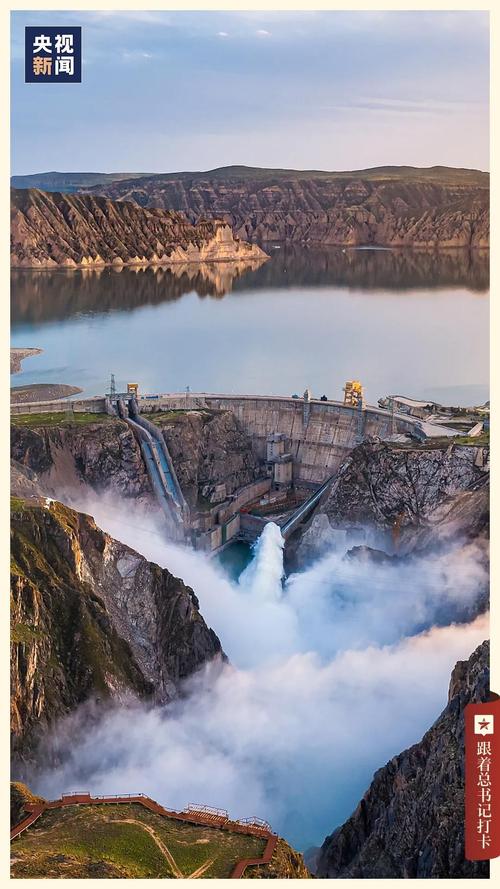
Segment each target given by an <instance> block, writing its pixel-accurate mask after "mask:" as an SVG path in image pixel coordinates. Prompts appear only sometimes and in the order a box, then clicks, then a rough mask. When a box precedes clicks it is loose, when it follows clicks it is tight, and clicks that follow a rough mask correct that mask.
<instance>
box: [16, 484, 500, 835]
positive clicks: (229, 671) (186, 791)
mask: <svg viewBox="0 0 500 889" xmlns="http://www.w3.org/2000/svg"><path fill="white" fill-rule="evenodd" d="M87 509H90V511H91V512H93V513H94V515H95V516H96V518H97V520H98V523H99V524H100V525H101V526H102V527H105V528H106V530H108V531H110V532H112V533H113V535H114V536H115V537H117V538H118V539H122V540H127V541H128V542H129V543H130V544H131V545H132V546H134V547H135V548H136V549H138V550H139V551H141V552H143V554H144V555H145V556H146V557H147V558H150V559H153V560H154V561H156V562H158V563H159V564H161V565H164V566H168V568H169V570H170V571H172V573H174V574H176V575H178V576H182V577H183V578H184V580H185V581H186V582H187V583H188V584H190V585H192V586H193V587H194V589H195V591H196V593H197V595H198V597H199V600H200V607H201V611H202V613H203V615H204V617H205V619H206V620H207V622H208V623H209V624H210V625H212V626H213V627H214V629H215V630H216V631H217V633H218V634H219V635H220V638H221V640H222V643H223V646H224V648H225V649H226V651H227V653H228V654H229V656H230V658H231V664H228V665H225V666H223V667H222V668H221V667H220V666H217V667H216V668H214V667H208V668H206V669H205V670H202V671H201V672H200V673H198V674H197V675H195V676H194V677H192V679H191V680H190V681H189V683H188V684H187V686H186V689H185V691H186V692H187V697H183V698H182V699H181V700H176V701H174V702H172V703H171V704H169V705H167V706H165V707H161V708H153V709H150V708H147V707H143V706H141V705H139V704H133V705H132V712H130V709H127V708H124V707H123V706H122V707H120V708H118V707H117V708H116V709H111V710H109V707H108V706H107V709H106V712H105V714H104V715H103V716H102V717H101V718H99V719H98V721H97V723H96V724H95V725H94V726H93V727H92V730H91V731H89V723H88V711H87V708H85V707H84V708H83V709H82V710H81V711H77V713H76V714H74V715H73V716H71V717H69V718H68V719H67V720H66V721H64V722H63V723H61V724H60V725H59V726H58V727H57V730H56V732H55V734H54V735H53V737H52V738H51V739H50V740H49V741H48V743H47V745H46V747H45V751H44V753H43V756H44V757H45V759H43V758H42V763H43V767H42V769H41V770H40V769H39V770H37V771H36V772H35V771H32V772H31V773H30V774H28V776H27V778H28V781H29V783H31V784H32V785H33V786H34V789H35V790H37V791H38V792H40V793H42V794H44V795H48V796H49V797H54V796H56V795H58V794H59V793H61V792H63V791H65V790H68V789H71V788H72V787H75V786H77V785H78V786H82V787H85V788H87V789H89V790H91V791H92V792H98V793H120V792H131V791H136V790H140V791H142V792H144V793H148V794H150V795H151V796H152V797H153V798H154V799H157V800H158V801H159V802H161V803H162V804H164V805H165V806H167V807H172V808H180V809H182V808H183V807H184V806H185V805H187V804H188V803H189V802H198V803H208V804H210V805H215V806H222V807H224V808H227V809H228V810H229V811H230V813H231V814H232V815H233V816H236V817H241V816H247V815H254V814H255V815H258V816H260V817H263V818H266V819H268V820H270V821H271V823H272V824H273V827H274V828H275V829H276V830H278V831H279V833H280V834H282V835H284V836H285V837H286V838H287V839H289V840H290V841H291V842H292V844H294V845H296V846H297V847H299V848H307V847H308V846H309V845H312V844H318V843H320V842H321V841H322V840H323V838H324V836H325V835H326V834H327V833H329V832H330V831H331V830H333V829H334V828H335V827H336V826H337V825H338V824H339V823H341V822H342V821H343V820H344V819H345V818H347V817H348V816H349V814H350V813H351V811H352V809H353V807H354V806H355V804H356V803H357V801H358V799H359V798H360V796H361V795H362V794H363V793H364V791H365V790H366V788H367V786H368V785H369V783H370V780H371V777H372V774H373V772H374V771H375V769H377V768H378V767H380V766H382V765H383V764H384V763H385V762H386V761H387V760H388V759H390V758H391V757H392V756H394V755H395V754H397V753H399V752H400V751H402V750H403V749H405V748H406V747H407V746H409V745H410V744H412V743H414V742H416V741H418V740H419V738H420V737H421V736H422V734H423V733H424V732H425V730H426V729H427V728H429V727H430V725H431V724H432V722H433V721H434V720H435V719H436V717H437V716H438V714H439V713H440V711H441V710H442V708H443V707H444V706H445V704H446V697H447V689H448V683H449V678H450V671H451V669H452V668H453V666H454V664H455V662H456V661H457V660H458V659H465V658H467V657H468V656H469V655H470V654H471V652H472V651H473V650H474V649H475V648H476V647H477V645H478V644H479V643H480V642H482V641H483V639H484V638H486V637H487V635H488V618H487V616H484V615H483V616H481V617H479V618H477V619H476V620H474V621H472V622H471V623H468V624H460V625H455V624H453V623H449V619H448V623H449V625H444V626H441V627H436V626H433V623H434V622H435V621H439V622H441V623H443V622H446V617H447V615H450V614H453V613H454V612H455V611H456V609H458V608H461V607H465V606H467V605H468V604H470V603H471V602H472V601H473V599H474V597H475V596H476V595H477V592H478V589H479V588H480V587H481V586H482V584H483V582H484V580H485V576H486V575H485V571H484V569H483V568H482V566H481V564H480V563H479V558H480V554H478V553H477V552H476V551H475V549H474V547H472V546H471V545H469V546H461V545H460V543H459V542H457V544H456V546H455V547H450V548H449V549H447V550H445V551H443V552H441V553H435V554H434V555H432V554H431V555H429V554H428V555H427V557H426V559H419V560H418V561H416V560H409V561H408V562H406V563H404V564H398V563H392V562H389V563H381V564H373V563H372V562H366V561H365V562H363V561H358V560H356V559H347V560H346V559H344V558H343V551H342V549H340V550H338V551H335V550H332V551H330V552H329V553H328V554H327V556H326V557H325V558H323V559H321V560H319V561H318V562H316V563H314V564H313V565H312V566H310V567H309V568H308V569H306V570H304V571H302V572H299V573H297V574H295V575H293V576H292V577H291V578H289V579H288V581H287V583H286V584H285V587H284V588H283V585H282V573H283V546H282V540H281V535H280V533H279V529H278V528H277V526H275V525H268V526H267V528H266V531H265V533H264V534H263V536H262V537H261V539H260V541H259V544H258V545H257V547H256V549H255V554H254V560H253V562H252V563H251V565H250V566H249V568H248V569H247V570H246V571H245V572H244V574H243V575H242V577H241V578H240V581H239V583H236V582H234V581H231V580H230V578H229V577H228V576H227V575H224V573H223V572H222V571H221V569H220V568H218V567H217V563H216V562H215V561H214V560H209V559H207V557H206V556H205V555H203V554H201V553H194V552H193V551H191V550H189V549H186V548H183V547H179V546H174V545H172V544H170V543H168V542H165V540H164V539H163V538H162V532H161V531H160V529H159V527H156V526H155V524H154V522H153V521H151V517H150V515H149V517H148V516H147V515H146V514H144V513H141V512H139V511H136V510H134V509H131V508H130V504H129V503H128V504H127V505H126V507H125V506H123V505H120V504H119V503H118V502H117V501H116V500H114V501H111V499H110V500H109V501H108V500H107V499H101V498H99V499H97V498H95V499H94V502H93V503H91V504H90V503H88V504H87ZM123 516H125V518H123ZM54 761H55V762H56V763H57V766H56V767H55V768H52V767H51V766H50V765H49V762H54Z"/></svg>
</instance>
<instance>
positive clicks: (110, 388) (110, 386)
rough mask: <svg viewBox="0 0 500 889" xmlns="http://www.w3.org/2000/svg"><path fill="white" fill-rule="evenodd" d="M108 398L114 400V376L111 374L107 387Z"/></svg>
mask: <svg viewBox="0 0 500 889" xmlns="http://www.w3.org/2000/svg"><path fill="white" fill-rule="evenodd" d="M109 397H110V398H111V400H113V399H114V398H116V383H115V375H114V374H111V383H110V385H109Z"/></svg>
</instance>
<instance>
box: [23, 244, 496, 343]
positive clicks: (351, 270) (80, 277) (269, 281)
mask: <svg viewBox="0 0 500 889" xmlns="http://www.w3.org/2000/svg"><path fill="white" fill-rule="evenodd" d="M270 253H271V257H270V259H269V260H268V261H267V262H266V261H263V262H260V261H258V260H257V261H252V262H238V263H201V264H200V263H198V264H187V263H186V264H181V265H172V266H158V267H148V268H141V267H136V268H134V267H127V268H122V269H114V268H102V269H85V270H67V269H58V270H56V271H53V270H40V271H38V270H28V269H16V270H13V271H12V275H11V283H12V322H13V324H14V325H15V324H19V323H26V322H28V323H30V322H31V323H34V322H43V321H57V320H64V319H66V318H70V317H72V316H74V315H79V314H107V313H109V312H114V311H129V310H131V309H135V308H139V307H141V306H147V305H158V304H160V303H163V302H170V301H173V300H177V299H180V298H181V297H182V296H184V294H187V293H193V292H194V293H196V294H198V296H199V297H210V298H216V299H220V298H222V297H224V296H225V295H227V294H228V293H231V292H233V291H234V292H243V291H248V290H259V289H281V288H287V287H335V288H351V289H356V290H382V291H405V290H418V289H423V290H427V289H435V288H453V287H464V288H466V289H467V290H472V291H477V292H484V291H486V290H487V289H488V286H489V251H468V250H447V251H440V252H439V251H432V252H430V251H429V252H427V251H406V250H374V249H366V250H364V249H361V250H360V249H358V250H354V249H347V250H342V249H338V250H335V249H324V250H318V249H312V250H307V249H304V248H300V247H295V248H294V247H290V246H287V247H285V246H284V247H283V248H282V249H279V250H275V249H273V248H270Z"/></svg>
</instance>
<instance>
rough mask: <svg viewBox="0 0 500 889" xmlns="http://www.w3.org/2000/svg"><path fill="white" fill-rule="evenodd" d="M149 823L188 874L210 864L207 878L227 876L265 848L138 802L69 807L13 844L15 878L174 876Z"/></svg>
mask: <svg viewBox="0 0 500 889" xmlns="http://www.w3.org/2000/svg"><path fill="white" fill-rule="evenodd" d="M130 820H133V821H134V822H138V823H128V821H130ZM141 825H144V826H141ZM146 827H149V828H150V829H152V830H153V831H154V833H155V835H156V836H157V837H158V839H159V840H160V841H162V842H163V843H164V844H165V846H166V847H167V849H168V850H169V851H170V853H171V855H172V856H173V858H174V860H175V863H176V865H177V867H178V868H179V870H180V871H181V872H182V873H183V874H184V875H185V876H189V875H190V874H191V873H193V872H194V871H196V870H197V869H198V868H200V867H203V865H205V864H206V863H207V862H212V863H211V864H210V865H209V866H208V868H207V869H206V870H205V871H204V872H203V877H208V878H210V877H220V878H224V877H226V878H227V877H229V876H230V874H231V872H232V870H233V868H234V866H235V864H236V863H237V861H239V860H240V859H242V858H253V857H255V858H259V857H260V856H261V855H262V854H263V851H264V848H265V840H262V839H260V838H258V837H251V836H245V835H243V834H236V833H229V832H227V831H221V830H215V829H214V828H205V827H198V826H195V825H190V824H183V823H182V822H179V821H175V820H174V819H169V818H164V817H162V816H160V815H155V814H154V813H153V812H149V811H148V810H147V809H144V808H143V807H142V806H140V805H138V804H131V805H107V806H85V807H83V806H82V807H72V806H71V807H67V808H64V809H54V810H52V811H48V812H46V813H45V814H44V815H43V816H42V817H41V818H40V820H39V821H38V822H37V823H36V825H34V826H33V827H32V828H30V829H29V830H28V831H26V833H24V834H22V835H21V837H20V838H19V839H18V840H16V841H15V842H14V843H13V846H12V860H13V864H12V876H13V877H17V878H20V877H21V878H25V877H34V878H44V877H45V878H46V877H90V876H102V877H122V878H123V877H129V878H140V877H143V878H152V877H172V876H174V874H173V873H172V867H171V865H170V864H169V863H168V861H167V859H166V857H165V855H164V854H163V852H162V851H161V849H160V848H159V847H158V845H157V844H156V842H155V840H154V838H153V837H152V836H151V834H150V833H148V831H147V830H146ZM263 871H264V874H265V868H264V869H263Z"/></svg>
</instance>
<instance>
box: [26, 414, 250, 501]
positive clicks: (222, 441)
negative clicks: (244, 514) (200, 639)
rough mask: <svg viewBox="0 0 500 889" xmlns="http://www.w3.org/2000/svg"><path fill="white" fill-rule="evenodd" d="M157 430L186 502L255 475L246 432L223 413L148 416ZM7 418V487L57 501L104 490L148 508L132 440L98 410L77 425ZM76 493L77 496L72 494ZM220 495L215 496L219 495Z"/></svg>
mask: <svg viewBox="0 0 500 889" xmlns="http://www.w3.org/2000/svg"><path fill="white" fill-rule="evenodd" d="M147 416H148V419H150V420H153V421H154V422H155V423H156V424H157V425H158V426H159V428H160V429H161V430H162V432H163V435H164V437H165V441H166V443H167V446H168V448H169V451H170V453H171V456H172V460H173V463H174V466H175V470H176V473H177V477H178V479H179V483H180V485H181V488H182V490H183V493H184V496H185V497H186V499H187V500H188V501H189V503H190V505H191V506H192V507H194V508H196V507H201V508H203V507H204V506H206V505H207V504H209V503H210V502H211V499H212V498H213V496H214V494H215V491H216V488H218V487H219V488H220V486H221V485H224V486H225V496H230V495H231V494H233V493H234V492H235V491H236V490H237V489H238V488H240V487H243V486H244V485H247V484H249V483H250V482H252V481H254V480H255V479H257V478H260V477H261V476H262V467H261V466H260V464H259V461H258V459H257V458H256V456H255V454H254V452H253V450H252V443H251V440H250V438H249V437H248V436H247V435H246V434H245V433H244V432H243V430H242V429H241V426H240V425H239V422H238V420H237V418H236V417H235V416H234V414H233V413H232V412H231V411H208V410H200V411H170V412H168V413H159V414H148V415H147ZM29 421H30V422H29V424H28V425H24V424H23V423H22V421H21V422H20V421H19V420H18V421H17V422H16V417H13V419H12V423H11V457H12V467H13V468H12V475H11V481H12V485H11V487H12V492H13V493H14V494H19V495H20V496H23V497H24V496H30V494H31V493H34V494H37V493H41V492H43V494H44V495H48V496H52V497H56V498H58V499H61V500H63V501H64V502H72V497H73V495H76V494H80V495H81V494H84V493H85V490H86V491H87V493H88V489H89V488H90V489H91V490H93V491H96V492H100V493H101V492H106V491H109V492H112V493H114V494H118V495H119V496H120V497H123V498H133V499H134V502H135V504H138V505H143V504H144V505H147V506H148V507H150V506H151V507H154V508H156V501H155V498H154V496H153V493H152V491H151V485H150V481H149V477H148V475H147V472H146V468H145V466H144V462H143V459H142V456H141V451H140V448H139V445H138V443H137V441H136V439H135V438H134V435H133V433H132V432H131V430H130V429H129V427H128V426H127V425H126V424H125V423H124V422H123V421H122V420H119V419H118V418H116V419H115V418H112V417H108V416H107V415H105V414H102V416H100V417H99V418H97V417H96V418H95V420H94V421H91V422H88V423H85V424H82V423H72V422H71V421H66V420H65V417H64V415H63V414H61V421H60V423H58V424H55V425H54V424H50V423H48V424H47V425H44V421H43V417H42V416H40V417H38V418H37V419H36V420H34V418H29ZM79 499H81V497H80V498H79ZM219 499H220V498H219Z"/></svg>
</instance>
